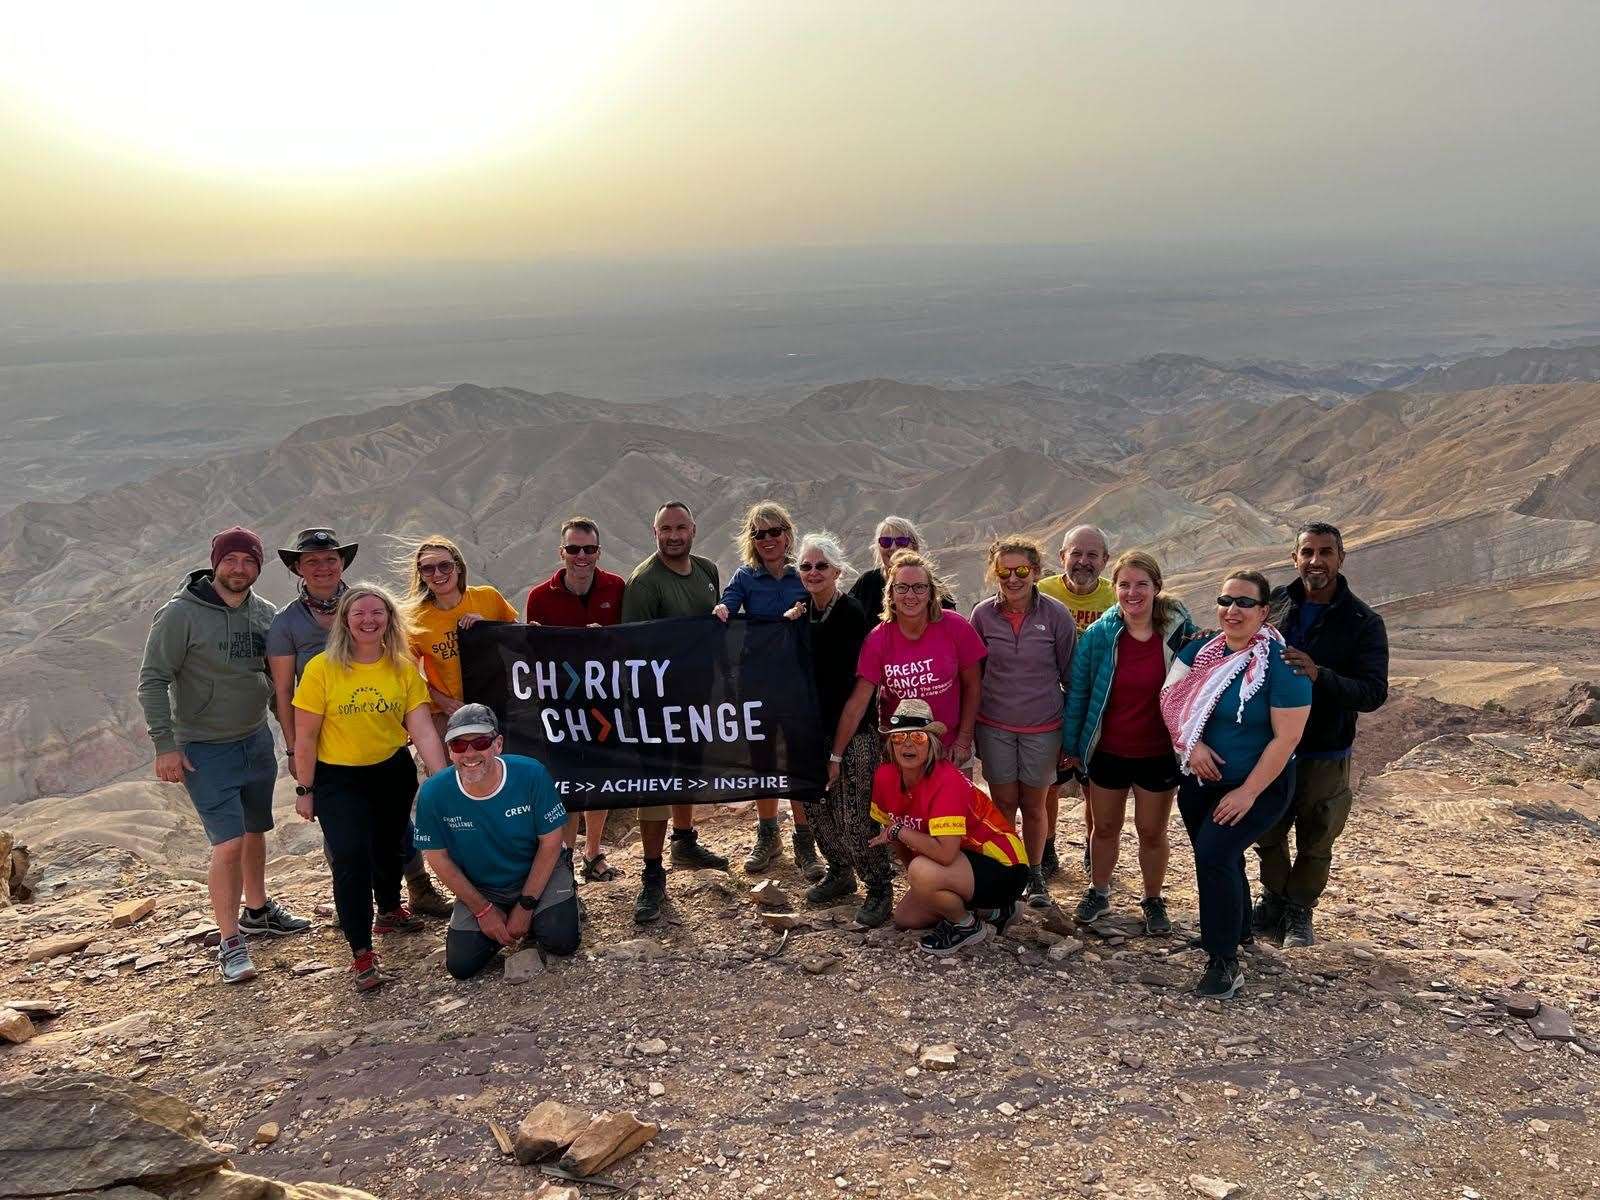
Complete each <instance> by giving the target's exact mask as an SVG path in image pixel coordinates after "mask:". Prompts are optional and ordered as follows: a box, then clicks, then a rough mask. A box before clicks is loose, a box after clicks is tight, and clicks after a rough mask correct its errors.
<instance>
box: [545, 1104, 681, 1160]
mask: <svg viewBox="0 0 1600 1200" xmlns="http://www.w3.org/2000/svg"><path fill="white" fill-rule="evenodd" d="M659 1132H661V1127H660V1126H659V1125H653V1124H651V1123H650V1122H648V1121H641V1120H639V1119H638V1118H637V1117H635V1116H634V1115H633V1114H632V1113H616V1112H613V1113H601V1114H600V1115H599V1116H597V1117H596V1118H595V1119H594V1120H593V1121H591V1122H590V1123H589V1125H588V1127H587V1128H586V1129H584V1131H583V1132H582V1133H580V1134H579V1135H578V1137H577V1139H576V1140H575V1141H574V1142H573V1143H572V1145H571V1146H569V1147H568V1148H567V1152H566V1154H564V1155H562V1157H561V1169H562V1170H563V1171H566V1172H567V1173H568V1174H571V1175H593V1174H594V1173H595V1172H596V1171H599V1170H602V1169H604V1168H605V1167H609V1166H610V1165H611V1164H612V1163H614V1162H616V1161H617V1160H618V1159H620V1158H623V1157H625V1156H626V1155H629V1154H632V1153H633V1152H634V1151H635V1150H637V1149H638V1148H639V1147H640V1146H642V1145H644V1144H645V1143H646V1142H648V1141H649V1140H650V1139H651V1138H653V1137H655V1135H656V1134H658V1133H659Z"/></svg>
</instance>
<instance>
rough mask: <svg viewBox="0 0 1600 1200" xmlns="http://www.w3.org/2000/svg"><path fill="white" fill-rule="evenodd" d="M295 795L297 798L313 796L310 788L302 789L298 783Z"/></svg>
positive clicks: (295, 787)
mask: <svg viewBox="0 0 1600 1200" xmlns="http://www.w3.org/2000/svg"><path fill="white" fill-rule="evenodd" d="M294 794H295V795H296V796H309V795H311V789H310V788H308V787H301V786H300V785H299V784H298V783H297V784H295V785H294Z"/></svg>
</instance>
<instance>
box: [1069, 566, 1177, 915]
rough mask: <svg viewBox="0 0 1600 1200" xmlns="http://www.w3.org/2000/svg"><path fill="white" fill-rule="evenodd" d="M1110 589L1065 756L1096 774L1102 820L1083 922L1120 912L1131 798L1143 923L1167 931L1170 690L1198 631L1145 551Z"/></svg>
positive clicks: (1091, 790) (1082, 663)
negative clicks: (1181, 653) (1166, 693)
mask: <svg viewBox="0 0 1600 1200" xmlns="http://www.w3.org/2000/svg"><path fill="white" fill-rule="evenodd" d="M1111 582H1112V586H1113V587H1115V589H1116V593H1117V602H1116V604H1114V605H1112V607H1110V608H1109V609H1107V610H1106V612H1105V614H1104V615H1103V616H1102V617H1101V618H1100V619H1099V620H1098V621H1096V622H1095V623H1094V624H1093V625H1091V626H1089V628H1088V629H1086V630H1084V632H1083V633H1082V634H1080V635H1079V638H1078V650H1077V653H1076V654H1075V655H1074V656H1073V659H1072V682H1071V687H1070V688H1069V689H1068V691H1067V703H1066V711H1065V714H1064V717H1063V722H1062V730H1061V746H1062V752H1063V754H1064V755H1065V757H1066V758H1067V760H1068V761H1069V762H1070V763H1071V764H1072V765H1075V766H1081V767H1082V768H1083V770H1084V771H1085V772H1086V773H1087V775H1088V777H1089V781H1088V783H1087V784H1086V785H1085V786H1084V793H1085V795H1086V796H1087V797H1088V800H1089V805H1090V808H1091V809H1092V811H1093V813H1094V833H1093V835H1092V837H1091V838H1090V842H1089V854H1090V866H1091V869H1090V886H1089V889H1088V891H1086V892H1085V893H1084V896H1083V900H1082V901H1080V902H1079V904H1078V911H1077V917H1078V920H1079V921H1082V922H1084V923H1088V922H1091V921H1094V920H1097V919H1098V918H1099V917H1101V916H1103V915H1104V914H1105V913H1106V912H1108V911H1109V910H1110V908H1111V875H1112V872H1113V871H1115V870H1116V866H1117V854H1118V850H1119V848H1120V846H1121V840H1122V822H1123V818H1124V816H1125V815H1126V812H1127V807H1128V793H1129V792H1130V791H1131V792H1132V793H1133V822H1134V828H1135V829H1136V830H1137V831H1138V834H1139V870H1140V873H1141V874H1142V875H1143V876H1144V899H1143V900H1142V901H1140V908H1141V909H1142V910H1143V912H1144V926H1145V930H1146V932H1148V933H1151V934H1165V933H1170V932H1171V931H1172V921H1171V919H1170V918H1169V917H1168V915H1167V903H1166V899H1165V898H1164V897H1163V896H1162V894H1161V888H1162V885H1163V884H1164V883H1165V882H1166V877H1167V859H1168V857H1169V855H1170V847H1169V845H1168V842H1167V823H1168V821H1169V820H1170V819H1171V817H1172V799H1173V796H1175V795H1176V794H1177V790H1178V760H1177V757H1176V756H1175V755H1174V754H1173V752H1172V740H1171V737H1170V736H1169V735H1168V733H1167V728H1166V724H1165V722H1163V721H1162V719H1161V685H1162V683H1163V682H1164V681H1165V680H1166V677H1167V670H1168V668H1170V667H1171V666H1172V660H1173V657H1174V656H1175V655H1176V654H1177V652H1178V650H1179V648H1181V647H1182V646H1183V645H1184V643H1185V642H1187V641H1188V640H1189V638H1190V637H1191V636H1192V635H1193V634H1194V633H1195V625H1194V622H1193V621H1192V620H1190V618H1189V612H1188V610H1187V609H1186V608H1184V606H1183V604H1182V603H1181V602H1180V601H1178V600H1177V599H1176V598H1174V597H1172V596H1169V595H1167V594H1166V593H1165V592H1163V591H1162V590H1161V583H1162V579H1161V566H1160V564H1159V563H1157V562H1156V560H1155V559H1154V558H1153V557H1151V556H1150V555H1149V554H1146V553H1145V552H1144V551H1142V550H1130V551H1128V552H1127V553H1126V554H1124V555H1122V556H1121V557H1120V558H1118V559H1117V561H1116V562H1115V564H1113V566H1112V568H1111Z"/></svg>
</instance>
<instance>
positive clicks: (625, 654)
mask: <svg viewBox="0 0 1600 1200" xmlns="http://www.w3.org/2000/svg"><path fill="white" fill-rule="evenodd" d="M810 643H811V630H810V622H808V621H764V620H746V619H741V618H738V617H735V618H734V619H733V620H731V621H729V622H728V623H727V624H726V625H724V624H723V623H722V622H721V621H718V620H717V619H716V618H715V617H681V618H671V619H667V620H661V621H642V622H639V623H638V624H634V625H615V626H611V627H610V628H605V629H562V628H556V627H554V626H549V625H509V624H497V623H492V622H488V621H480V622H478V623H477V624H475V625H473V626H472V627H471V628H470V629H466V630H463V631H462V633H461V635H460V647H461V678H462V684H463V691H464V694H465V695H466V698H467V699H468V700H471V701H477V702H478V703H481V704H487V705H488V706H489V707H490V708H492V709H494V711H495V713H496V714H497V715H498V716H499V717H500V722H501V725H502V727H503V728H504V730H505V738H506V750H507V751H508V752H509V753H512V754H526V755H528V756H530V757H532V758H537V759H538V760H539V761H540V762H542V763H544V765H545V766H546V767H548V768H549V770H550V774H551V775H552V776H553V777H554V779H555V781H556V788H557V790H558V791H559V792H560V793H561V798H562V800H563V801H564V802H565V804H566V806H567V808H568V809H571V810H575V811H576V810H582V809H590V808H632V807H635V806H640V807H645V806H650V805H656V804H716V803H719V802H726V801H732V800H751V799H756V798H760V797H767V796H791V797H794V798H797V799H800V800H806V799H810V798H813V797H815V796H817V795H820V794H821V792H822V788H823V785H824V784H825V783H826V780H827V774H826V772H827V766H828V761H827V749H826V743H825V741H824V737H825V734H824V731H823V729H822V722H821V717H820V715H819V713H818V709H817V691H816V683H815V681H814V679H813V677H812V672H811V644H810Z"/></svg>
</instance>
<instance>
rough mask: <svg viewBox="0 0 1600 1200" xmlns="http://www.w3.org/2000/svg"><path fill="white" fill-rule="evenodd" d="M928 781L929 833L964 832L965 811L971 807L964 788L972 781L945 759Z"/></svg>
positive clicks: (955, 833)
mask: <svg viewBox="0 0 1600 1200" xmlns="http://www.w3.org/2000/svg"><path fill="white" fill-rule="evenodd" d="M946 767H948V768H949V769H948V770H946V769H945V768H946ZM929 783H930V784H931V785H932V787H933V795H932V797H930V798H929V801H928V833H929V834H931V835H932V836H933V837H951V836H955V837H963V836H965V834H966V832H967V814H968V813H969V812H971V811H972V805H971V804H970V803H969V801H968V792H967V789H969V788H970V787H972V784H971V783H969V782H968V781H967V777H966V776H965V775H963V774H962V773H961V772H960V771H958V770H956V769H955V768H954V767H951V766H950V765H949V764H948V763H941V764H940V765H939V769H937V770H935V771H934V774H933V778H932V779H931V780H929Z"/></svg>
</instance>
